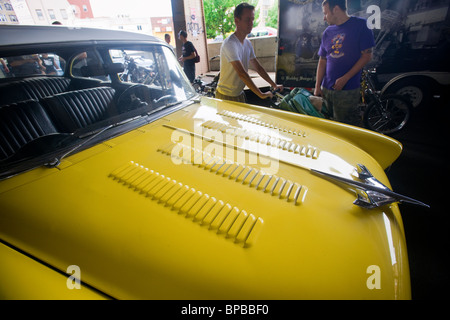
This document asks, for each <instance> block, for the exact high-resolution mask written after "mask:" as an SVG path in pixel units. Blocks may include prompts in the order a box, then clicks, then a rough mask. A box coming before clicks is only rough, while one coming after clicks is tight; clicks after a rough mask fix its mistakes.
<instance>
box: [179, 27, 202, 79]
mask: <svg viewBox="0 0 450 320" xmlns="http://www.w3.org/2000/svg"><path fill="white" fill-rule="evenodd" d="M178 39H180V40H181V42H182V43H183V47H182V55H181V57H180V58H178V61H180V62H182V63H183V70H184V73H185V74H186V76H187V77H188V79H189V81H190V82H191V83H193V82H194V80H195V61H194V59H195V58H196V57H197V55H196V53H195V48H194V45H193V44H192V42H190V41H188V40H187V33H186V31H183V30H181V31H180V32H179V33H178Z"/></svg>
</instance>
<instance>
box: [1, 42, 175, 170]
mask: <svg viewBox="0 0 450 320" xmlns="http://www.w3.org/2000/svg"><path fill="white" fill-rule="evenodd" d="M131 49H133V51H128V53H129V54H127V53H125V51H124V50H123V49H121V51H120V50H110V49H109V48H101V47H100V48H87V49H85V50H86V51H82V52H81V53H80V49H79V48H78V52H76V51H73V50H68V48H65V49H64V50H63V51H60V52H58V54H52V57H53V56H54V57H55V58H56V57H57V58H58V60H59V61H60V65H61V70H60V74H58V75H46V74H45V73H44V72H42V74H31V75H25V76H23V75H21V74H19V73H17V75H18V76H15V77H14V74H13V77H11V78H9V79H1V80H2V81H1V82H0V161H3V160H6V159H8V158H10V157H11V156H13V155H14V154H15V153H16V152H17V151H18V150H20V149H21V148H23V147H24V146H25V145H27V144H29V143H30V142H32V141H34V140H36V139H38V138H41V137H46V136H49V135H55V134H58V133H64V134H72V135H78V136H80V135H79V133H80V132H83V129H85V128H92V127H93V126H95V125H96V124H99V125H104V124H105V123H106V124H107V123H108V121H109V122H114V121H120V120H123V119H126V118H130V117H133V116H137V115H140V114H145V113H149V112H151V111H152V110H159V109H161V106H164V105H165V104H168V103H170V102H177V99H178V98H177V97H176V93H175V91H177V89H178V92H179V89H181V88H182V86H183V85H182V84H180V83H178V81H176V80H172V81H170V80H171V79H170V76H175V77H174V78H176V77H177V76H178V75H176V74H174V71H173V70H169V69H170V67H167V66H166V65H167V63H166V62H165V61H164V55H163V54H162V52H158V51H161V47H160V46H149V47H148V48H145V50H146V51H144V50H143V49H142V48H135V47H133V48H131ZM138 50H140V51H138ZM52 52H56V51H52ZM74 52H75V54H74ZM112 52H113V53H112ZM117 52H118V53H119V56H117V55H118V53H117ZM155 52H156V53H155ZM21 53H22V52H21ZM26 53H28V52H26ZM122 53H123V54H122ZM16 54H17V53H16ZM114 55H115V56H114ZM131 55H134V59H133V57H131V58H130V57H129V56H131ZM30 56H31V55H28V56H20V57H30ZM33 56H37V54H33ZM46 56H47V55H46ZM144 56H145V58H144ZM149 57H150V58H151V57H154V58H153V59H150V58H149ZM6 59H8V57H6ZM14 59H19V58H17V57H14ZM23 59H24V58H23ZM10 60H11V61H13V58H11V59H10ZM130 61H131V62H130ZM134 61H141V63H142V64H144V67H140V70H141V74H138V73H137V70H138V69H139V68H138V67H135V69H136V72H135V73H134V74H133V75H132V76H134V78H133V77H130V76H128V77H124V76H123V75H130V74H131V72H128V73H127V72H125V70H126V69H127V65H131V64H132V63H134V65H137V63H135V62H134ZM63 62H64V63H63ZM11 69H13V70H14V67H13V68H11ZM17 69H18V68H16V70H17ZM130 70H131V68H130V67H128V71H130ZM149 70H150V71H149ZM144 72H145V74H144ZM144 77H146V78H144ZM5 80H7V81H5Z"/></svg>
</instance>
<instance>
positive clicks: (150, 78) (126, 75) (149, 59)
mask: <svg viewBox="0 0 450 320" xmlns="http://www.w3.org/2000/svg"><path fill="white" fill-rule="evenodd" d="M109 54H110V57H111V59H112V61H113V62H115V63H117V62H120V63H122V64H123V65H124V72H122V73H120V74H119V79H120V81H122V82H126V83H130V84H143V85H147V86H149V87H151V88H154V89H159V90H160V91H161V92H162V93H163V94H164V95H166V94H171V95H174V96H176V97H177V100H178V101H180V100H185V99H189V98H191V97H192V96H193V95H195V91H194V90H193V88H192V86H191V85H190V83H189V81H188V80H187V78H186V76H185V74H184V72H182V70H181V69H180V65H179V63H178V62H177V60H176V58H175V56H174V54H173V52H172V51H171V50H170V49H168V48H166V47H163V46H149V47H143V48H140V47H134V48H115V49H111V50H109Z"/></svg>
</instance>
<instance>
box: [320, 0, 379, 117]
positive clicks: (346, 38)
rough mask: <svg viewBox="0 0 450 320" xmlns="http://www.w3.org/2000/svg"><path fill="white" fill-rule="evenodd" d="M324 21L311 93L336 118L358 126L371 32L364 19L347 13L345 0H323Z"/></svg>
mask: <svg viewBox="0 0 450 320" xmlns="http://www.w3.org/2000/svg"><path fill="white" fill-rule="evenodd" d="M322 11H323V14H324V20H325V21H326V22H327V23H328V25H329V26H328V27H327V28H326V29H325V31H324V33H323V36H322V43H321V45H320V48H319V56H320V58H319V63H318V65H317V73H316V85H315V89H314V95H315V96H321V97H323V98H324V99H325V100H326V102H327V105H328V107H329V109H330V111H332V114H333V118H334V120H336V121H340V122H344V123H347V124H351V125H359V124H360V122H361V117H360V115H359V111H358V103H359V95H360V93H359V90H360V85H361V83H360V82H361V71H362V69H363V67H364V66H365V65H366V64H367V63H368V62H369V61H370V60H372V48H373V47H374V46H375V40H374V37H373V32H372V31H371V30H370V29H369V28H368V27H367V22H366V20H365V19H362V18H358V17H353V16H349V15H348V14H347V1H346V0H325V1H323V3H322Z"/></svg>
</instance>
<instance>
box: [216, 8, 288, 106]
mask: <svg viewBox="0 0 450 320" xmlns="http://www.w3.org/2000/svg"><path fill="white" fill-rule="evenodd" d="M254 20H255V7H254V6H252V5H250V4H248V3H245V2H244V3H241V4H239V5H238V6H237V7H236V9H235V10H234V22H235V24H236V31H235V32H234V33H233V34H232V35H230V36H229V37H228V38H226V39H225V40H224V41H223V43H222V47H221V48H220V78H219V82H218V84H217V91H216V98H218V99H223V100H230V101H238V102H246V97H245V93H244V91H243V90H244V88H245V86H246V85H247V87H248V88H249V89H250V90H251V91H253V92H254V93H255V94H256V95H257V96H258V97H259V98H261V99H266V98H272V97H273V94H272V92H270V91H268V92H264V93H263V92H261V90H260V89H259V88H258V87H257V86H256V85H255V83H254V82H253V80H252V79H251V77H250V75H249V74H248V67H249V65H250V66H251V67H252V69H254V70H255V71H256V72H257V73H258V74H259V75H260V76H261V77H262V78H263V79H264V80H266V81H267V82H268V83H269V84H270V85H271V86H272V87H273V88H274V89H277V88H278V89H280V90H283V86H277V85H276V84H275V82H273V80H272V79H271V78H270V76H269V75H268V74H267V72H266V71H265V70H264V68H263V67H262V66H261V64H260V63H259V61H258V60H257V59H256V55H255V51H254V49H253V46H252V44H251V42H250V40H248V39H247V35H248V34H249V33H250V32H251V31H252V29H253V22H254Z"/></svg>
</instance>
